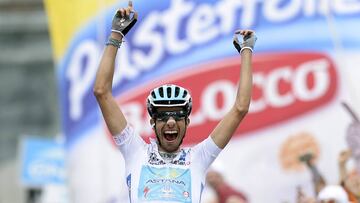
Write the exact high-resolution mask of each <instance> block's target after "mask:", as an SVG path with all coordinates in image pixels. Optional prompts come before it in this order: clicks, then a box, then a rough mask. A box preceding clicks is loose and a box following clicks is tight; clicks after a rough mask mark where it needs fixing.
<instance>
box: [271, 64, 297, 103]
mask: <svg viewBox="0 0 360 203" xmlns="http://www.w3.org/2000/svg"><path fill="white" fill-rule="evenodd" d="M291 77H292V71H291V69H290V68H289V67H283V68H278V69H276V70H274V71H272V72H271V74H269V76H268V78H267V81H266V84H265V86H264V89H265V91H264V92H265V95H264V96H265V98H267V100H266V101H267V102H268V104H269V105H270V106H273V107H275V108H279V107H284V106H288V105H289V104H291V103H293V102H294V100H295V98H294V97H293V95H292V94H291V93H290V92H288V93H287V94H283V95H281V94H280V90H279V88H280V84H279V83H280V82H281V81H286V82H287V83H289V82H291Z"/></svg>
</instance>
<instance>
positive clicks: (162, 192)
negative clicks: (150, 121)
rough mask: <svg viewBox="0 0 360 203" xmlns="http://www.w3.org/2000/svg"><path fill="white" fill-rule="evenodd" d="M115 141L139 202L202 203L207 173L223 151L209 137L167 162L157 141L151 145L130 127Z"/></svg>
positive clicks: (133, 196)
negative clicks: (159, 149)
mask: <svg viewBox="0 0 360 203" xmlns="http://www.w3.org/2000/svg"><path fill="white" fill-rule="evenodd" d="M114 140H115V143H116V145H117V146H118V148H119V149H120V151H121V153H122V154H123V156H124V159H125V168H126V170H125V171H126V181H127V186H128V189H129V198H130V202H136V203H142V202H146V203H160V202H166V203H179V202H188V203H200V201H201V193H202V191H203V188H204V185H205V175H206V170H207V168H208V167H209V166H210V165H211V163H212V162H213V161H214V160H215V158H216V157H217V156H218V154H219V153H220V152H221V149H220V148H219V147H218V146H217V145H216V144H215V143H214V141H213V140H212V139H211V138H210V137H208V138H207V139H205V140H204V141H202V142H201V143H199V144H197V145H196V146H194V147H192V148H184V149H181V150H180V152H179V153H178V155H177V156H176V157H175V158H174V159H173V160H172V161H171V162H169V163H167V162H165V160H164V159H163V158H162V157H161V156H160V155H159V152H158V147H157V143H156V141H155V140H151V143H150V144H147V143H146V142H145V141H144V140H143V139H142V138H141V137H140V136H139V135H137V134H136V133H134V130H133V128H132V127H130V126H129V125H128V126H127V127H126V128H125V129H124V130H123V131H122V132H121V133H120V134H119V135H117V136H114Z"/></svg>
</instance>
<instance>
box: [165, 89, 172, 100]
mask: <svg viewBox="0 0 360 203" xmlns="http://www.w3.org/2000/svg"><path fill="white" fill-rule="evenodd" d="M166 93H167V96H168V98H171V87H168V88H166Z"/></svg>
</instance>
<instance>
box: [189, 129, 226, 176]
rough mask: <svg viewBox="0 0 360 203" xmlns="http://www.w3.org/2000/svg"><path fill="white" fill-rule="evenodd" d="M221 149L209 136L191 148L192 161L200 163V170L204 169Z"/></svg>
mask: <svg viewBox="0 0 360 203" xmlns="http://www.w3.org/2000/svg"><path fill="white" fill-rule="evenodd" d="M221 150H222V149H221V148H219V147H218V146H217V145H216V144H215V142H214V141H213V139H212V138H211V137H210V136H209V137H208V138H206V139H205V140H204V141H202V142H201V143H199V144H198V145H196V146H195V147H194V148H193V153H194V154H193V156H194V157H193V159H194V160H193V161H195V163H201V166H202V170H204V171H205V170H206V169H207V168H209V166H210V165H211V163H212V162H213V161H214V160H215V159H216V157H217V156H218V155H219V154H220V152H221Z"/></svg>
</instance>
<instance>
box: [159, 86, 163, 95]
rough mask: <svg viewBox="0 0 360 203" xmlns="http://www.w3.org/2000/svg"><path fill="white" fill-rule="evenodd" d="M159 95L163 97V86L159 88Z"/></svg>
mask: <svg viewBox="0 0 360 203" xmlns="http://www.w3.org/2000/svg"><path fill="white" fill-rule="evenodd" d="M159 95H160V97H164V90H163V88H159Z"/></svg>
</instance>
